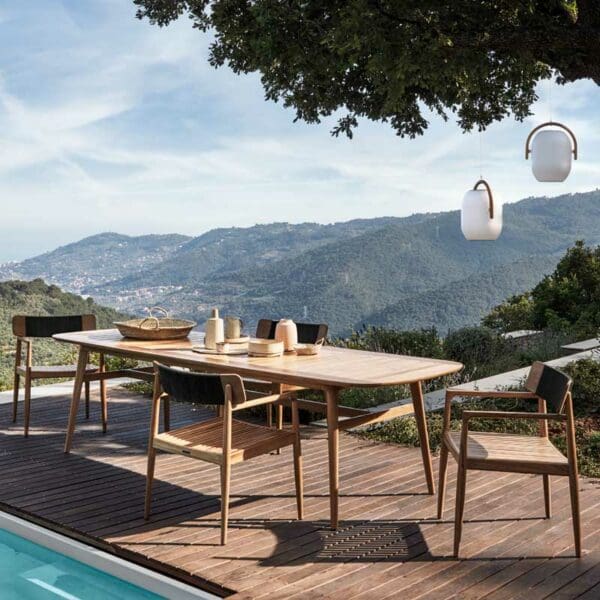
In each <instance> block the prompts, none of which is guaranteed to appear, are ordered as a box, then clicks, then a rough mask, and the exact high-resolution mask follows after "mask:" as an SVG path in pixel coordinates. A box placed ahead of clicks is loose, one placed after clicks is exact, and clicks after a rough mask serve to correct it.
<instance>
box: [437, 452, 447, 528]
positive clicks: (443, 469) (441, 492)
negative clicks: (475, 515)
mask: <svg viewBox="0 0 600 600" xmlns="http://www.w3.org/2000/svg"><path fill="white" fill-rule="evenodd" d="M447 473H448V448H446V444H445V443H444V442H443V441H442V448H441V450H440V479H439V483H438V505H437V518H438V519H441V518H442V517H443V516H444V502H445V500H446V479H447Z"/></svg>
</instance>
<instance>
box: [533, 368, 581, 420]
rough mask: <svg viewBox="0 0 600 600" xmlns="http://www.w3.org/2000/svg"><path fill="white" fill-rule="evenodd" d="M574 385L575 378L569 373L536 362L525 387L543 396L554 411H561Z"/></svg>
mask: <svg viewBox="0 0 600 600" xmlns="http://www.w3.org/2000/svg"><path fill="white" fill-rule="evenodd" d="M572 385H573V380H572V379H571V378H570V377H569V376H568V375H565V374H564V373H562V372H561V371H558V370H557V369H554V368H552V367H549V366H548V365H545V364H544V363H542V362H534V363H533V365H531V369H530V371H529V375H528V377H527V381H526V382H525V389H526V390H528V391H529V392H532V393H534V394H536V395H538V396H539V397H540V398H543V399H544V400H545V401H546V404H547V406H548V408H549V409H550V410H551V411H552V412H555V413H560V412H562V410H563V408H564V404H565V400H566V398H567V394H568V393H569V392H570V391H571V386H572Z"/></svg>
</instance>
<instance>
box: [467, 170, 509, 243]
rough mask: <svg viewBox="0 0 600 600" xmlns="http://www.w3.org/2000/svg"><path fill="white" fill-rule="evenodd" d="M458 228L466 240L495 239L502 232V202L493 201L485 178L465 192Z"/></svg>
mask: <svg viewBox="0 0 600 600" xmlns="http://www.w3.org/2000/svg"><path fill="white" fill-rule="evenodd" d="M479 186H483V189H479ZM460 228H461V230H462V232H463V235H464V236H465V238H466V239H468V240H497V239H498V237H499V235H500V233H502V204H501V203H499V202H496V203H494V196H493V195H492V189H491V188H490V185H489V184H488V182H487V181H486V180H485V179H480V180H479V181H478V182H477V183H476V184H475V185H474V186H473V189H472V190H469V191H468V192H467V193H466V194H465V196H464V198H463V202H462V209H461V211H460Z"/></svg>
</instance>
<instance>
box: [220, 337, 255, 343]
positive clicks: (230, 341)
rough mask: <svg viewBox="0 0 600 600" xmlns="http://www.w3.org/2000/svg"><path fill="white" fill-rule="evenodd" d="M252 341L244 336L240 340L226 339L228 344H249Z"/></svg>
mask: <svg viewBox="0 0 600 600" xmlns="http://www.w3.org/2000/svg"><path fill="white" fill-rule="evenodd" d="M249 341H250V336H249V335H243V336H242V337H239V338H225V343H226V344H247V343H248V342H249Z"/></svg>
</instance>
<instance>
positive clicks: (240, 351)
mask: <svg viewBox="0 0 600 600" xmlns="http://www.w3.org/2000/svg"><path fill="white" fill-rule="evenodd" d="M192 351H193V352H197V353H198V354H211V355H213V356H243V355H244V354H248V350H247V348H231V349H230V350H228V351H227V352H217V351H216V349H213V348H207V347H206V346H192Z"/></svg>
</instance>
